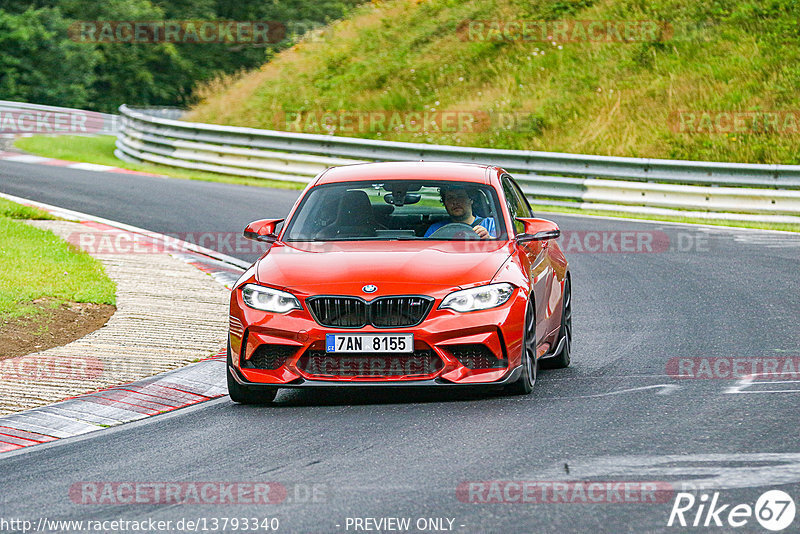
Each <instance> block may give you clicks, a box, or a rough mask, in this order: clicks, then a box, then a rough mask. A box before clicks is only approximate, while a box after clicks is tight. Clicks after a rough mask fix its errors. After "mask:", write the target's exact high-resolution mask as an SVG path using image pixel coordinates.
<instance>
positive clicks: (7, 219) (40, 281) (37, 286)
mask: <svg viewBox="0 0 800 534" xmlns="http://www.w3.org/2000/svg"><path fill="white" fill-rule="evenodd" d="M27 218H35V219H48V218H52V217H49V216H47V214H46V213H44V212H42V211H41V210H37V209H35V208H28V207H25V206H20V205H19V204H15V203H13V202H9V201H7V200H5V199H0V319H3V320H7V319H11V318H14V317H21V316H28V315H36V314H38V313H42V310H41V309H40V308H41V307H40V306H37V305H36V304H35V303H34V301H41V299H46V300H47V303H48V306H50V307H51V308H55V307H57V306H59V305H61V304H63V303H64V302H92V303H96V304H111V305H114V304H115V302H116V296H115V295H116V284H114V282H113V281H112V280H111V279H110V278H108V276H107V275H106V273H105V269H104V268H103V266H102V264H101V263H100V262H99V261H97V260H96V259H94V258H92V257H91V256H89V255H88V254H86V253H84V252H80V251H76V250H75V249H74V247H72V246H71V245H70V244H69V243H67V242H66V241H64V240H62V239H60V238H59V237H57V236H56V235H54V234H53V233H52V232H48V231H45V230H40V229H38V228H34V227H32V226H29V225H27V224H25V223H24V222H22V221H20V220H18V219H27Z"/></svg>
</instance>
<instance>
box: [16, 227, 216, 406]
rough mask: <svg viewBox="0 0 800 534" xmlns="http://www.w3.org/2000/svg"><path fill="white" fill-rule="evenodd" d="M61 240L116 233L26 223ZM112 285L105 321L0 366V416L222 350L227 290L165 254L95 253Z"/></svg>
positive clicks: (173, 366)
mask: <svg viewBox="0 0 800 534" xmlns="http://www.w3.org/2000/svg"><path fill="white" fill-rule="evenodd" d="M29 223H30V224H32V225H34V226H36V227H38V228H43V229H47V230H51V231H52V232H54V233H55V234H56V235H58V236H60V237H62V238H65V239H66V238H68V237H69V236H73V238H74V236H75V235H76V234H78V235H80V234H83V235H86V234H87V233H93V232H97V233H108V232H109V231H111V232H116V233H119V232H120V230H116V229H112V228H110V227H104V225H87V224H82V223H76V222H66V221H29ZM92 256H94V257H96V258H97V259H99V260H100V261H101V262H102V263H103V265H104V266H105V268H106V272H107V273H108V275H109V277H110V278H111V279H112V280H114V282H116V284H117V311H116V313H115V314H114V315H113V316H112V317H111V319H110V320H109V321H108V323H107V324H106V325H105V326H104V327H102V328H100V329H99V330H96V331H94V332H92V333H90V334H88V335H86V336H84V337H83V338H81V339H78V340H76V341H73V342H72V343H69V344H67V345H64V346H61V347H55V348H52V349H48V350H45V351H42V352H37V353H33V354H28V355H25V356H19V357H16V358H10V359H6V360H2V361H0V415H2V414H9V413H14V412H19V411H22V410H27V409H30V408H35V407H39V406H44V405H47V404H51V403H53V402H57V401H60V400H63V399H65V398H68V397H72V396H75V395H80V394H83V393H87V392H91V391H96V390H98V389H103V388H107V387H110V386H114V385H119V384H125V383H128V382H132V381H134V380H138V379H141V378H144V377H148V376H152V375H154V374H156V373H160V372H163V371H168V370H171V369H176V368H178V367H181V366H183V365H186V364H188V363H190V362H193V361H197V360H200V359H204V358H208V357H210V356H213V355H215V354H217V353H219V351H220V350H221V349H224V347H225V339H226V333H227V326H228V325H227V322H228V299H229V298H230V292H229V291H228V290H227V289H226V288H225V287H224V286H223V285H222V284H220V283H219V282H218V281H216V280H215V279H214V278H212V277H211V276H208V275H207V274H205V273H203V272H201V271H200V270H198V269H197V268H196V267H194V266H192V265H189V264H188V263H186V262H185V261H183V260H181V259H180V258H178V257H175V256H172V255H170V254H169V253H166V252H158V251H149V252H146V253H126V254H123V253H112V254H95V253H92Z"/></svg>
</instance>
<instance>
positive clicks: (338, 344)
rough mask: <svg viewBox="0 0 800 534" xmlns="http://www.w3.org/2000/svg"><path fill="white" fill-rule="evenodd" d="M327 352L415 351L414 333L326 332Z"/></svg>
mask: <svg viewBox="0 0 800 534" xmlns="http://www.w3.org/2000/svg"><path fill="white" fill-rule="evenodd" d="M325 352H339V353H347V352H373V353H374V352H414V334H326V335H325Z"/></svg>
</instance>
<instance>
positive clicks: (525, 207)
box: [508, 176, 534, 217]
mask: <svg viewBox="0 0 800 534" xmlns="http://www.w3.org/2000/svg"><path fill="white" fill-rule="evenodd" d="M508 181H509V182H511V185H512V186H513V187H514V192H515V193H516V194H517V198H518V199H519V208H520V213H521V214H524V215H520V217H533V216H534V215H533V210H532V209H531V205H530V203H529V202H528V199H527V198H525V193H523V192H522V189H521V188H520V187H519V184H518V183H517V182H515V181H514V179H513V178H511V177H510V176H509V180H508Z"/></svg>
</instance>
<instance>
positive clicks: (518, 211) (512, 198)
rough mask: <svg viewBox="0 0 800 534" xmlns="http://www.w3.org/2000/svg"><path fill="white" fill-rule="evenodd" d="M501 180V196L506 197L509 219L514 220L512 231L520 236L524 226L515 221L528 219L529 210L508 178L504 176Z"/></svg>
mask: <svg viewBox="0 0 800 534" xmlns="http://www.w3.org/2000/svg"><path fill="white" fill-rule="evenodd" d="M502 180H503V196H504V197H506V204H507V205H508V211H509V213H511V217H512V218H513V219H514V231H515V232H516V233H517V234H521V233H523V232H524V231H525V226H524V225H523V224H522V223H521V222H519V221H517V220H516V218H517V217H530V216H531V215H530V208H529V207H528V203H527V202H526V201H525V199H524V198H522V199H520V196H519V193H517V189H516V187H515V184H514V183H513V182H512V181H511V180H510V176H508V175H507V174H504V175H503V177H502Z"/></svg>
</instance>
